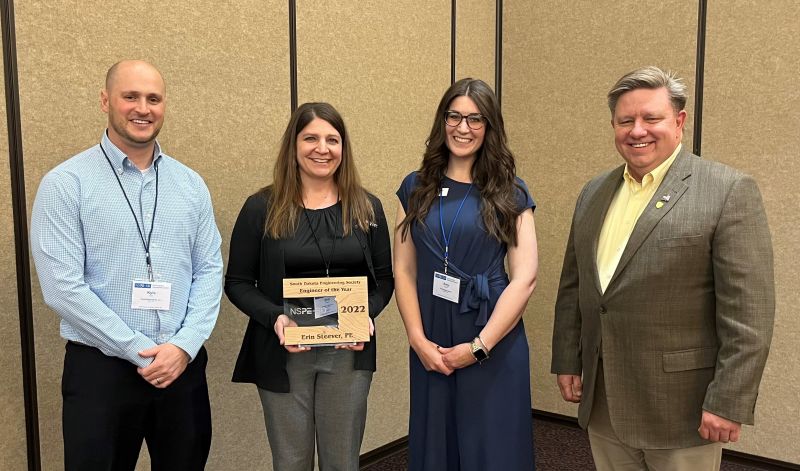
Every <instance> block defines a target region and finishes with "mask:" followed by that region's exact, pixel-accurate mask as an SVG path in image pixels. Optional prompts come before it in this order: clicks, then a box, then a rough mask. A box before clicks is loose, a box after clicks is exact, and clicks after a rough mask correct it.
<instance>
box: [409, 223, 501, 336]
mask: <svg viewBox="0 0 800 471" xmlns="http://www.w3.org/2000/svg"><path fill="white" fill-rule="evenodd" d="M425 235H427V236H428V237H422V240H423V243H424V244H425V245H426V246H427V247H428V249H430V251H431V253H433V254H434V255H435V256H436V257H437V258H438V259H439V260H440V261H441V262H442V263H444V257H443V255H442V254H443V252H444V251H443V249H442V246H441V244H440V243H439V241H438V240H437V239H436V238H435V237H433V235H432V234H431V233H430V231H429V230H428V231H427V234H425ZM503 262H504V259H503V258H502V257H499V258H497V259H495V260H494V261H493V262H492V265H491V266H490V267H489V268H488V269H487V270H486V271H485V272H484V273H478V274H476V275H469V274H467V273H464V272H463V271H462V270H461V269H460V268H458V266H457V265H455V264H454V263H453V262H452V261H450V262H449V263H448V266H447V268H448V270H449V271H451V272H453V273H455V274H456V275H457V276H458V277H459V278H461V281H462V282H463V281H466V282H467V284H466V286H465V289H464V294H463V296H462V297H461V303H460V307H459V311H458V312H459V314H469V313H470V312H473V311H478V315H477V316H476V318H475V325H476V326H478V327H483V326H485V325H486V323H487V322H489V298H490V295H491V292H490V290H489V289H490V288H491V287H493V286H499V285H502V284H503V283H505V282H507V280H508V277H507V276H506V272H505V266H504V265H503Z"/></svg>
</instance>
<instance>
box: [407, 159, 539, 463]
mask: <svg viewBox="0 0 800 471" xmlns="http://www.w3.org/2000/svg"><path fill="white" fill-rule="evenodd" d="M416 177H417V173H416V172H414V173H411V174H410V175H408V176H407V177H406V178H405V179H404V180H403V183H402V185H401V186H400V189H398V190H397V196H398V197H399V198H400V202H401V203H402V205H403V207H404V208H405V209H406V211H407V210H408V200H409V196H410V195H411V191H412V190H413V189H414V187H415V185H416ZM517 183H518V184H520V186H522V187H523V188H524V191H520V196H519V201H520V203H519V204H520V207H522V208H533V209H535V208H536V204H535V203H534V202H533V199H532V198H531V196H530V194H529V193H528V189H527V187H526V186H525V183H524V182H523V181H522V180H520V179H519V178H517ZM442 186H443V187H445V188H448V192H447V195H446V196H445V197H444V198H443V201H442V203H443V204H442V215H443V220H444V226H445V229H446V231H449V230H450V225H451V224H452V222H453V218H454V216H455V214H456V212H457V210H458V207H459V205H460V204H461V201H462V199H463V198H464V196H465V195H466V194H467V190H468V188H469V184H465V183H460V182H457V181H455V180H451V179H448V178H445V179H444V180H443V183H442ZM440 227H441V224H440V219H439V199H438V198H437V199H436V200H434V204H433V205H432V207H431V208H430V211H429V213H428V216H427V217H426V219H425V225H424V226H422V225H419V224H415V225H413V226H412V228H411V237H412V240H413V242H414V247H415V248H416V253H417V296H418V298H419V306H420V311H421V315H422V325H423V328H424V330H425V335H426V336H427V338H428V339H429V340H431V341H432V342H435V343H436V344H438V345H441V346H445V347H450V346H453V345H457V344H460V343H463V342H470V341H472V339H474V338H475V336H476V335H478V334H479V333H480V331H481V329H482V328H483V326H484V325H486V322H487V319H488V317H490V316H491V313H492V311H493V310H494V306H495V304H496V303H497V300H498V298H499V297H500V294H501V293H502V292H503V290H504V289H505V287H506V286H508V275H507V274H506V272H505V267H504V260H505V256H506V251H507V249H506V245H505V244H503V243H501V242H499V241H498V240H497V239H494V238H492V237H491V236H489V234H488V233H487V232H486V231H485V229H484V225H483V221H482V218H481V215H480V195H479V191H478V190H477V188H474V187H473V188H472V190H470V191H469V195H468V196H467V199H466V200H465V201H464V206H463V209H462V210H461V213H460V215H459V217H458V219H457V221H456V224H455V227H454V229H453V233H452V236H451V237H450V247H449V250H450V251H449V257H448V259H449V268H448V275H451V276H458V277H459V278H460V279H461V291H460V295H459V303H458V304H456V303H453V302H450V301H447V300H444V299H441V298H439V297H436V296H433V295H432V292H433V272H434V271H438V272H442V271H443V265H444V263H443V246H444V244H443V242H442V230H441V228H440ZM409 369H410V373H411V414H410V418H409V433H408V435H409V470H411V471H423V470H424V471H472V470H475V471H494V470H498V471H511V470H513V471H527V470H532V469H534V463H533V429H532V427H533V425H532V419H531V394H530V366H529V358H528V341H527V338H526V337H525V328H524V326H523V324H522V320H520V321H519V323H518V324H517V325H516V326H515V327H514V329H513V330H511V332H509V333H508V335H506V336H505V337H504V338H503V339H502V340H501V341H500V343H498V344H497V345H496V346H495V347H494V348H493V349H492V351H491V358H489V359H488V360H486V361H485V362H483V364H480V365H479V364H477V363H476V364H473V365H470V366H468V367H466V368H462V369H458V370H455V372H453V374H452V375H450V376H445V375H443V374H441V373H437V372H428V371H425V368H424V366H423V365H422V363H421V362H420V360H419V358H418V357H417V354H416V353H415V352H414V350H413V349H410V363H409Z"/></svg>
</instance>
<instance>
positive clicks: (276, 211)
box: [261, 103, 375, 239]
mask: <svg viewBox="0 0 800 471" xmlns="http://www.w3.org/2000/svg"><path fill="white" fill-rule="evenodd" d="M314 118H319V119H322V120H324V121H327V122H328V123H329V124H330V125H331V126H333V128H334V129H336V131H337V132H338V133H339V135H340V136H341V137H342V162H341V163H340V164H339V168H338V169H336V172H335V173H334V174H333V179H334V181H335V182H336V186H337V187H338V189H339V199H340V200H341V202H342V226H343V227H344V235H349V234H350V232H351V230H352V227H353V226H355V227H358V228H360V229H361V230H362V231H365V232H366V231H368V230H369V225H370V222H371V221H374V220H375V212H374V210H373V208H372V204H371V203H370V202H369V198H368V196H367V191H366V190H365V189H364V187H362V186H361V179H360V178H359V176H358V172H357V171H356V166H355V161H354V158H353V150H352V147H351V146H350V136H349V135H348V133H347V128H346V127H345V125H344V119H342V115H340V114H339V112H338V111H336V108H334V107H333V106H332V105H330V104H328V103H304V104H302V105H300V106H299V107H298V108H297V109H296V110H295V111H294V113H292V117H291V118H290V119H289V124H288V125H287V126H286V131H284V133H283V138H282V139H281V148H280V150H279V151H278V158H277V160H276V161H275V168H274V170H273V171H272V185H269V186H267V187H266V188H262V189H261V193H263V194H264V195H265V196H266V197H267V198H268V199H269V200H270V205H269V208H268V209H267V217H266V221H265V224H264V233H265V234H267V235H268V236H269V237H271V238H274V239H278V238H287V237H291V236H292V234H294V231H295V230H296V229H297V221H298V219H299V218H300V212H301V210H302V208H303V185H302V182H301V181H300V170H299V169H298V164H297V136H298V134H300V132H301V131H302V130H303V129H304V128H305V127H306V126H308V124H309V123H310V122H311V121H313V120H314Z"/></svg>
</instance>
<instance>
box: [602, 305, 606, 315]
mask: <svg viewBox="0 0 800 471" xmlns="http://www.w3.org/2000/svg"><path fill="white" fill-rule="evenodd" d="M606 312H607V311H606V307H605V306H600V314H605V313H606Z"/></svg>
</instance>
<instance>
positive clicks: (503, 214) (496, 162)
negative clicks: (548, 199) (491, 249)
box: [398, 78, 522, 245]
mask: <svg viewBox="0 0 800 471" xmlns="http://www.w3.org/2000/svg"><path fill="white" fill-rule="evenodd" d="M460 96H466V97H469V98H470V99H472V101H473V102H475V105H476V106H477V107H478V110H479V111H480V113H481V115H483V117H484V118H485V119H486V123H485V126H486V133H485V135H484V139H483V145H482V146H481V148H480V149H479V150H478V153H477V156H476V159H475V162H474V163H473V164H472V182H473V184H474V185H475V187H476V189H478V190H479V191H480V195H481V217H482V219H483V224H484V226H485V227H486V230H487V232H488V233H489V235H491V236H492V237H494V238H495V239H497V240H499V241H501V242H503V243H506V244H509V245H516V244H517V228H516V220H517V216H519V214H520V212H521V210H522V208H520V207H519V199H518V194H519V193H518V192H519V191H522V189H521V188H519V187H518V185H517V184H516V181H515V177H516V166H515V164H514V155H513V154H512V153H511V150H510V149H509V148H508V139H507V137H506V131H505V127H504V124H503V116H502V115H501V114H500V106H499V104H498V103H497V98H496V96H495V94H494V92H493V91H492V89H491V88H489V86H488V85H486V83H485V82H483V81H482V80H477V79H471V78H465V79H461V80H459V81H458V82H456V83H454V84H453V85H451V86H450V88H448V89H447V91H446V92H445V94H444V96H443V97H442V100H441V101H440V102H439V106H438V108H436V116H435V117H434V120H433V126H432V128H431V133H430V136H429V137H428V141H427V148H426V150H425V154H424V155H423V157H422V165H421V167H420V169H419V174H418V175H417V186H416V187H415V188H414V189H413V190H412V192H411V195H410V197H409V200H408V210H407V212H406V217H405V219H403V221H401V222H400V225H399V226H398V227H399V228H400V229H401V236H402V237H403V240H405V238H406V236H407V235H408V231H409V230H410V227H411V224H413V223H415V222H416V223H418V224H422V223H423V222H424V221H425V217H426V216H427V215H428V211H430V208H431V204H433V200H434V198H436V196H437V195H438V193H439V186H440V185H441V183H442V179H443V178H444V176H445V171H446V170H447V162H448V159H449V158H450V150H449V149H448V148H447V143H446V140H447V133H446V132H445V123H444V114H445V112H446V111H447V110H448V108H449V106H450V104H451V103H452V102H453V100H455V99H456V98H458V97H460Z"/></svg>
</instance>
